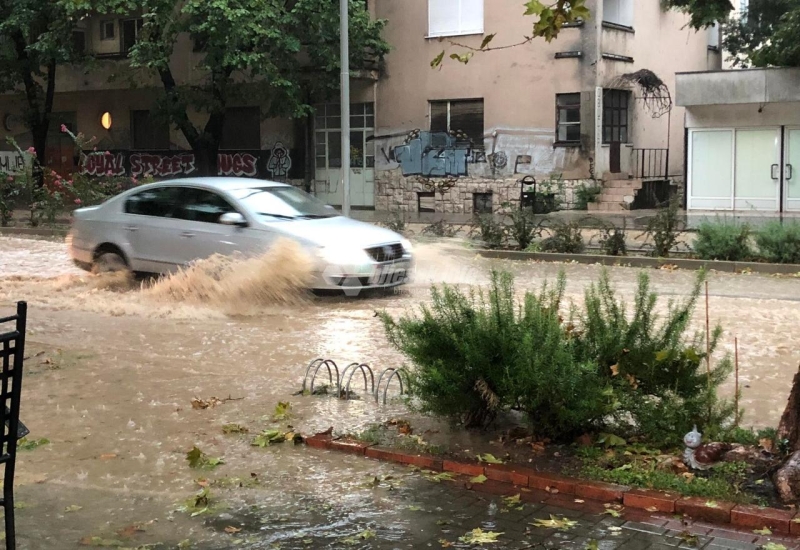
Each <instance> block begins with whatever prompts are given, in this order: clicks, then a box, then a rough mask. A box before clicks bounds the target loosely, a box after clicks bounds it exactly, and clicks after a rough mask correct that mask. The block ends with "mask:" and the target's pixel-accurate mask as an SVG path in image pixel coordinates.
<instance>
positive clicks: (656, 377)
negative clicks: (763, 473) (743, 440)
mask: <svg viewBox="0 0 800 550" xmlns="http://www.w3.org/2000/svg"><path fill="white" fill-rule="evenodd" d="M704 281H705V273H703V272H701V273H700V274H699V275H698V277H697V279H696V280H695V283H694V286H693V287H692V290H691V292H690V293H689V294H688V296H687V297H686V299H684V300H683V301H682V302H678V303H676V302H673V301H671V302H670V303H669V305H668V308H667V312H666V314H665V315H663V318H659V316H658V314H657V313H656V308H657V305H658V295H657V294H656V293H654V292H652V291H651V290H650V279H649V277H648V275H647V274H646V273H641V274H640V275H639V283H638V286H637V288H636V292H635V295H634V303H633V310H632V313H631V314H630V315H628V314H627V313H626V312H627V311H628V307H627V304H626V303H625V301H624V300H623V299H621V298H617V295H616V292H615V290H614V288H613V287H612V286H611V282H610V280H609V277H608V273H607V272H605V271H604V272H603V274H602V275H601V277H600V280H599V281H598V282H597V283H596V284H592V285H591V286H589V288H588V289H587V290H586V292H585V298H584V302H585V305H584V307H585V310H584V313H583V319H582V326H581V329H582V331H583V332H582V334H581V337H580V338H579V339H578V347H579V353H580V356H581V357H582V358H584V360H587V359H593V360H595V361H597V363H598V366H599V368H600V372H601V373H602V374H603V375H604V376H605V377H607V378H608V379H609V380H610V381H611V382H612V383H613V385H614V388H615V395H616V397H617V399H618V401H619V404H618V410H617V411H616V415H615V416H616V424H617V427H618V428H619V429H620V430H622V431H627V432H633V433H635V434H636V435H639V436H642V437H646V438H648V439H649V440H651V441H655V442H658V443H667V442H676V443H679V442H680V440H681V438H682V437H683V435H684V434H686V433H687V432H688V431H690V430H691V428H692V425H693V424H697V425H698V426H705V429H706V431H708V430H709V428H713V427H716V426H720V425H721V424H722V423H724V422H725V421H727V420H728V419H729V418H731V417H732V416H733V412H734V411H733V407H732V406H731V404H730V403H728V402H726V401H719V400H718V398H717V393H716V392H717V388H719V386H720V384H722V382H723V381H724V380H725V379H726V378H727V377H728V374H730V372H731V370H732V365H731V361H730V359H729V358H728V357H726V358H724V359H723V360H721V361H717V362H716V363H715V364H714V365H713V366H712V368H711V370H710V376H707V375H706V361H705V359H706V351H705V338H704V336H703V334H702V332H695V333H694V334H692V335H689V334H688V331H689V324H690V322H691V319H692V312H693V311H694V309H695V305H696V304H697V300H698V298H699V296H700V290H701V288H702V284H703V282H704ZM721 335H722V329H721V327H719V326H717V327H716V328H715V329H714V330H713V332H712V337H711V341H710V342H709V351H710V352H711V353H713V352H714V350H715V349H716V347H717V344H718V342H719V338H720V336H721Z"/></svg>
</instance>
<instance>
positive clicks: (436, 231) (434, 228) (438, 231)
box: [422, 220, 458, 237]
mask: <svg viewBox="0 0 800 550" xmlns="http://www.w3.org/2000/svg"><path fill="white" fill-rule="evenodd" d="M422 234H423V235H429V236H431V237H455V236H456V235H457V234H458V228H456V227H455V226H453V225H451V224H449V223H447V222H445V221H444V220H439V221H438V222H435V223H432V224H430V225H429V226H427V227H425V228H424V229H423V230H422Z"/></svg>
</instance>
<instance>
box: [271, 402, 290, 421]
mask: <svg viewBox="0 0 800 550" xmlns="http://www.w3.org/2000/svg"><path fill="white" fill-rule="evenodd" d="M291 415H292V405H291V403H289V402H288V401H280V402H278V404H277V405H275V411H274V412H273V413H272V420H273V421H275V422H279V421H281V420H286V419H287V418H289V417H290V416H291Z"/></svg>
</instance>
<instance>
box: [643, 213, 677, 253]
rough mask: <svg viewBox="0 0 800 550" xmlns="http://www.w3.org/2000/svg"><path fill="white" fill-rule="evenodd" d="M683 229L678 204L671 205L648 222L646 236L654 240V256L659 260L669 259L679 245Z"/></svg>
mask: <svg viewBox="0 0 800 550" xmlns="http://www.w3.org/2000/svg"><path fill="white" fill-rule="evenodd" d="M683 228H684V224H683V222H682V221H681V219H680V215H679V211H678V205H677V203H670V205H669V206H667V207H666V208H661V209H660V210H659V211H658V213H656V215H655V216H653V217H652V218H650V220H649V221H648V222H647V229H646V230H645V236H646V237H647V238H649V239H653V255H655V256H657V257H659V258H667V257H669V253H670V251H671V250H672V249H673V248H674V247H675V245H676V244H678V237H679V236H680V234H681V232H682V231H683Z"/></svg>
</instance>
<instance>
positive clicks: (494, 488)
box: [305, 434, 800, 536]
mask: <svg viewBox="0 0 800 550" xmlns="http://www.w3.org/2000/svg"><path fill="white" fill-rule="evenodd" d="M305 443H306V444H307V445H308V446H309V447H313V448H316V449H327V450H332V451H340V452H345V453H350V454H357V455H361V456H364V457H366V458H371V459H375V460H383V461H386V462H395V463H397V464H405V465H410V466H417V467H419V468H424V469H427V470H434V471H440V472H450V473H452V474H454V475H455V476H457V480H458V481H461V482H464V483H465V485H466V487H467V488H468V489H471V490H475V491H479V492H487V493H492V494H498V495H514V494H520V495H521V498H523V499H524V500H529V501H531V500H536V499H544V500H545V501H547V502H548V503H549V502H551V501H552V504H554V505H557V506H566V507H569V506H568V505H569V504H572V506H573V507H574V506H575V501H576V498H577V499H578V500H579V501H580V502H579V503H580V504H581V505H584V504H587V505H588V507H589V508H592V507H595V508H596V507H597V506H598V505H600V506H599V510H600V511H603V509H604V507H603V506H602V504H609V503H611V504H624V506H625V507H626V510H627V509H634V510H636V511H638V512H639V513H641V512H647V513H656V512H660V513H665V514H680V515H682V516H685V517H688V518H691V519H693V520H700V521H704V522H708V523H711V524H723V525H728V524H730V525H733V526H734V527H736V528H739V529H743V530H750V531H752V530H753V529H764V528H768V529H770V530H771V531H772V532H773V533H781V534H791V535H798V536H800V512H797V511H794V510H781V509H778V508H768V507H760V506H753V505H746V504H736V503H734V502H724V501H711V500H709V499H705V498H699V497H682V496H680V495H678V494H676V493H668V492H662V491H652V490H648V489H638V488H633V487H627V486H624V485H614V484H611V483H602V482H598V481H589V480H584V479H576V478H568V477H564V476H560V475H557V474H551V473H547V472H540V471H538V470H535V469H533V468H529V467H526V466H521V465H516V464H485V463H479V462H468V461H463V462H462V461H458V460H450V459H447V460H442V458H441V457H437V456H430V455H424V454H414V453H406V452H403V451H399V450H395V449H389V448H384V447H378V446H376V445H372V444H369V443H363V442H358V441H352V440H345V441H341V440H338V439H336V438H332V437H331V436H330V435H329V434H317V435H313V436H309V437H306V438H305ZM477 476H485V478H486V481H484V482H483V483H474V482H471V481H470V479H471V478H474V477H477ZM567 497H568V498H567ZM582 499H585V501H584V500H582ZM556 501H557V502H556ZM587 501H592V502H588V503H587Z"/></svg>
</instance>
